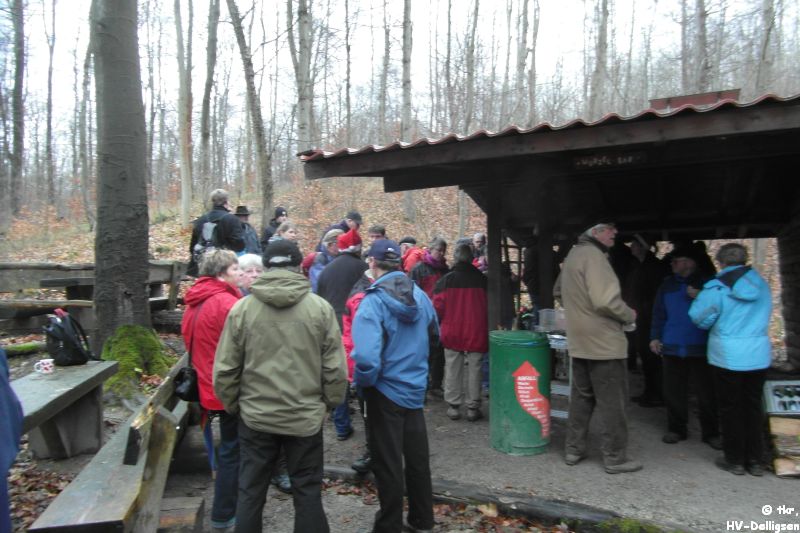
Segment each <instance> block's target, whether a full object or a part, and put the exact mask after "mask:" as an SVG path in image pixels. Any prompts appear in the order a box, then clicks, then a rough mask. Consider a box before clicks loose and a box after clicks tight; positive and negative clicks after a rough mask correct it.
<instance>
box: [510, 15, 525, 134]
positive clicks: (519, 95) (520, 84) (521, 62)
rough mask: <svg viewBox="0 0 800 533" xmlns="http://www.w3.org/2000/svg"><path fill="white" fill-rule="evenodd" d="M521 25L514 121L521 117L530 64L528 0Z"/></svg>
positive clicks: (518, 42) (513, 111)
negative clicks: (526, 74)
mask: <svg viewBox="0 0 800 533" xmlns="http://www.w3.org/2000/svg"><path fill="white" fill-rule="evenodd" d="M519 25H520V26H519V28H520V29H519V37H518V41H517V72H516V76H515V78H514V108H513V110H512V111H511V120H512V121H514V122H516V121H518V120H519V118H520V114H521V113H522V102H523V98H524V95H525V66H526V65H527V64H528V40H527V39H528V0H522V14H521V15H520V20H519Z"/></svg>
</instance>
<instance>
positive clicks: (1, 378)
mask: <svg viewBox="0 0 800 533" xmlns="http://www.w3.org/2000/svg"><path fill="white" fill-rule="evenodd" d="M21 436H22V407H21V406H20V404H19V400H18V399H17V395H16V394H14V391H13V390H12V389H11V383H10V382H9V380H8V361H7V360H6V352H5V350H3V349H2V348H0V475H2V477H3V479H2V481H0V533H11V511H10V509H9V502H8V479H7V477H8V470H9V469H10V468H11V465H12V464H13V463H14V459H15V458H16V456H17V452H18V451H19V438H20V437H21Z"/></svg>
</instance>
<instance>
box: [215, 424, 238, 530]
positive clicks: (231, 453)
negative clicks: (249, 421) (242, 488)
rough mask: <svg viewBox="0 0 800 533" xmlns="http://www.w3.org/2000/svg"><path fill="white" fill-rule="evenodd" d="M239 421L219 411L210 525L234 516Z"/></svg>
mask: <svg viewBox="0 0 800 533" xmlns="http://www.w3.org/2000/svg"><path fill="white" fill-rule="evenodd" d="M238 428H239V420H238V418H237V417H236V416H234V415H229V414H228V413H226V412H224V411H221V412H220V415H219V431H220V439H219V446H218V447H217V478H216V479H215V480H214V503H213V504H212V506H211V524H212V525H214V524H219V525H222V524H225V523H227V522H228V521H229V520H231V519H232V518H233V517H235V516H236V496H237V494H238V493H239V429H238Z"/></svg>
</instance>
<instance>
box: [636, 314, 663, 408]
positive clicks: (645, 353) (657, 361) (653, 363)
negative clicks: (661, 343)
mask: <svg viewBox="0 0 800 533" xmlns="http://www.w3.org/2000/svg"><path fill="white" fill-rule="evenodd" d="M635 334H636V338H635V341H634V342H635V344H636V351H637V352H638V354H639V357H641V358H642V375H643V376H644V392H643V393H642V395H643V396H644V397H645V398H646V399H648V400H654V401H660V400H661V399H662V397H663V392H662V390H661V384H662V383H663V377H662V374H661V357H660V356H659V355H656V354H654V353H653V352H652V351H650V321H649V320H648V321H647V322H646V323H643V324H642V326H641V328H640V327H639V323H638V322H637V325H636V331H635Z"/></svg>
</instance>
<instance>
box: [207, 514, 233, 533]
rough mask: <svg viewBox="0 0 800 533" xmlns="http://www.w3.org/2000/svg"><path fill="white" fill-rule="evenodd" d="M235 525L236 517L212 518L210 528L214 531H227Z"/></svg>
mask: <svg viewBox="0 0 800 533" xmlns="http://www.w3.org/2000/svg"><path fill="white" fill-rule="evenodd" d="M235 525H236V517H235V516H234V517H233V518H230V519H228V520H222V521H220V520H212V521H211V529H213V530H214V531H228V529H231V528H233V527H234V526H235Z"/></svg>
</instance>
